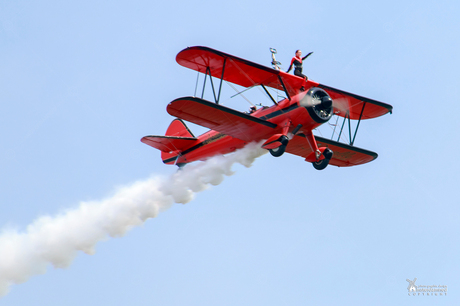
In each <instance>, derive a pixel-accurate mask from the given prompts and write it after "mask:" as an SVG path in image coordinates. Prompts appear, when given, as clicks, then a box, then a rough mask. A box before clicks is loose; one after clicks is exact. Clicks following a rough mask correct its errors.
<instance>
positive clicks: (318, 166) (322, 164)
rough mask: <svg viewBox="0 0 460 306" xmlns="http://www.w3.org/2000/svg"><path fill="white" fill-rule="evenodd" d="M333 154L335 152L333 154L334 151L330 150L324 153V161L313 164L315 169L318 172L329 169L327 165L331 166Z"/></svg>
mask: <svg viewBox="0 0 460 306" xmlns="http://www.w3.org/2000/svg"><path fill="white" fill-rule="evenodd" d="M333 153H334V152H332V150H330V149H326V150H324V152H323V155H324V159H322V160H320V161H317V162H313V163H312V165H313V168H315V169H316V170H323V169H325V168H326V167H327V165H329V161H330V160H331V158H332V154H333Z"/></svg>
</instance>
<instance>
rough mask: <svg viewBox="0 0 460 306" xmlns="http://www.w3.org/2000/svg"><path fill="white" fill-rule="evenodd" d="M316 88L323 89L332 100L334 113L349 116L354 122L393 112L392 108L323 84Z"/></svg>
mask: <svg viewBox="0 0 460 306" xmlns="http://www.w3.org/2000/svg"><path fill="white" fill-rule="evenodd" d="M318 87H320V88H322V89H324V90H325V91H326V92H327V93H328V94H329V96H330V97H331V98H332V100H333V106H334V113H335V114H337V115H339V116H342V117H345V116H349V118H350V119H355V120H358V119H371V118H376V117H379V116H382V115H385V114H386V113H388V112H389V113H391V112H392V111H393V106H391V105H389V104H386V103H383V102H379V101H376V100H372V99H369V98H365V97H361V96H358V95H355V94H352V93H349V92H346V91H343V90H340V89H336V88H332V87H329V86H326V85H323V84H319V86H318ZM347 114H348V115H347Z"/></svg>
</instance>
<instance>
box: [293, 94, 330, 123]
mask: <svg viewBox="0 0 460 306" xmlns="http://www.w3.org/2000/svg"><path fill="white" fill-rule="evenodd" d="M334 102H335V101H334ZM299 104H300V105H301V106H303V107H305V108H306V109H307V110H308V112H309V113H310V115H312V116H316V117H317V119H319V120H320V121H321V122H326V121H328V120H329V119H330V118H331V117H332V113H333V107H332V106H333V101H332V99H331V97H330V96H329V95H328V94H327V92H326V91H324V90H323V89H321V88H318V87H313V88H311V89H310V90H308V92H307V93H306V94H305V96H304V97H303V98H302V99H301V100H300V101H299ZM313 114H314V115H313Z"/></svg>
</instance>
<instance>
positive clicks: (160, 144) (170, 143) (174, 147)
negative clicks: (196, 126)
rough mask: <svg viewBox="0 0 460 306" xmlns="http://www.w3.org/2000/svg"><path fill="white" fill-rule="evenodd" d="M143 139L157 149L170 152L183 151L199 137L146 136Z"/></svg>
mask: <svg viewBox="0 0 460 306" xmlns="http://www.w3.org/2000/svg"><path fill="white" fill-rule="evenodd" d="M141 141H142V142H143V143H145V144H148V145H149V146H151V147H154V148H155V149H158V150H160V151H163V152H166V153H169V152H173V151H182V150H184V149H186V148H188V147H190V146H192V145H193V144H194V143H196V142H197V139H196V138H195V137H177V136H145V137H143V138H142V139H141Z"/></svg>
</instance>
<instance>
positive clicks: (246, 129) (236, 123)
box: [166, 97, 277, 141]
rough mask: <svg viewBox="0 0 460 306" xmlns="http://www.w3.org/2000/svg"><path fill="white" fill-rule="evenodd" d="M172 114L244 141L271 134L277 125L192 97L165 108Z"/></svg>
mask: <svg viewBox="0 0 460 306" xmlns="http://www.w3.org/2000/svg"><path fill="white" fill-rule="evenodd" d="M166 110H167V111H168V113H169V114H170V115H172V116H176V117H179V118H181V119H184V120H187V121H190V122H193V123H196V124H199V125H201V126H204V127H207V128H210V129H212V130H216V131H218V132H221V133H223V134H226V135H230V136H232V137H235V138H239V139H241V140H244V141H252V140H258V139H262V137H265V136H266V135H271V134H273V129H274V128H275V127H276V126H277V125H276V124H274V123H271V122H268V121H265V120H263V119H259V118H256V117H253V116H250V115H248V114H245V113H242V112H239V111H236V110H233V109H231V108H228V107H225V106H222V105H219V104H216V103H213V102H209V101H206V100H203V99H199V98H194V97H185V98H179V99H176V100H174V101H172V102H171V103H169V104H168V107H167V108H166Z"/></svg>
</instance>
